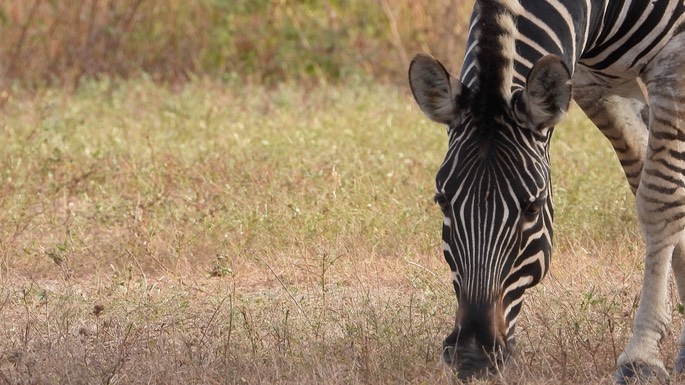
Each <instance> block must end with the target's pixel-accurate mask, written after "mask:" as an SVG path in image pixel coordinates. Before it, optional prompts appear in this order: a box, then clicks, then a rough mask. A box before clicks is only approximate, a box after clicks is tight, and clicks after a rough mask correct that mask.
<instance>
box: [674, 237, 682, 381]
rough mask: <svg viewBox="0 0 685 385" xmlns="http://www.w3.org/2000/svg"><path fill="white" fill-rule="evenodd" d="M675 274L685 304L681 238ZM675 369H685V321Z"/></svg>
mask: <svg viewBox="0 0 685 385" xmlns="http://www.w3.org/2000/svg"><path fill="white" fill-rule="evenodd" d="M672 264H673V276H674V277H675V283H676V286H677V287H678V295H679V296H680V303H681V304H685V239H681V240H680V242H679V243H678V246H676V249H675V251H674V253H673V262H672ZM673 371H674V372H675V373H676V374H681V373H683V372H684V371H685V323H684V324H683V327H682V329H681V331H680V338H679V339H678V356H677V357H676V361H675V367H674V368H673Z"/></svg>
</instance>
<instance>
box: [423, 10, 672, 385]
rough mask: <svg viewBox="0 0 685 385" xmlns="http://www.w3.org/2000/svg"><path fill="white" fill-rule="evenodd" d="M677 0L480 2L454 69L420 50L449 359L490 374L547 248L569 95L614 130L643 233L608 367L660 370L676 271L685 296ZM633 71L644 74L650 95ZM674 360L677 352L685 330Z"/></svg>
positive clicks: (626, 373) (463, 371) (621, 376)
mask: <svg viewBox="0 0 685 385" xmlns="http://www.w3.org/2000/svg"><path fill="white" fill-rule="evenodd" d="M683 32H685V0H548V1H541V0H477V1H476V4H475V7H474V12H473V15H472V18H471V24H470V31H469V38H468V40H467V45H466V53H465V59H464V64H463V66H462V72H461V75H460V79H461V80H460V79H457V78H454V77H452V76H451V75H449V73H448V72H447V71H446V70H445V68H444V67H443V66H442V65H441V64H440V63H439V62H437V61H436V60H435V59H433V58H432V57H430V56H428V55H425V54H418V55H417V56H416V57H415V58H414V60H413V62H412V65H411V66H410V69H409V81H410V85H411V88H412V92H413V94H414V97H415V99H416V100H417V102H418V104H419V106H420V107H421V109H422V110H423V111H424V113H426V115H427V116H428V117H429V118H431V119H433V120H435V121H437V122H440V123H444V124H447V125H448V136H449V147H448V151H447V154H446V156H445V160H444V161H443V163H442V165H441V166H440V169H439V171H438V173H437V176H436V198H435V199H436V202H437V203H438V204H439V205H440V207H441V209H442V211H443V214H444V220H443V231H442V238H443V242H442V245H443V251H444V254H445V258H446V260H447V262H448V264H449V265H450V268H451V270H452V277H453V284H454V288H455V292H456V295H457V301H458V306H457V313H456V319H455V327H454V330H453V332H452V333H451V334H450V335H449V336H448V337H447V338H446V339H445V342H444V349H445V350H444V354H443V356H444V358H445V360H446V361H447V362H448V363H450V364H452V365H453V367H454V368H455V370H456V371H457V375H458V376H459V377H461V378H464V379H468V378H470V377H473V376H483V375H485V374H487V373H489V372H491V371H492V370H493V368H496V367H497V365H498V364H499V363H501V362H502V361H503V360H504V359H505V358H506V356H507V352H508V351H509V349H510V347H511V345H512V344H513V341H514V327H515V323H516V318H517V315H518V313H519V311H520V308H521V304H522V300H523V295H524V293H525V290H526V289H528V288H530V287H532V286H535V285H536V284H537V283H538V282H540V280H541V279H542V278H543V277H544V275H545V274H546V272H547V270H548V268H549V263H550V258H551V248H552V217H553V207H552V199H551V197H552V192H551V181H550V162H549V152H548V150H549V142H550V137H551V134H552V131H553V127H554V125H555V124H556V123H557V122H558V121H559V120H560V119H561V118H562V116H563V114H564V113H565V111H566V110H567V109H568V106H569V103H570V99H571V95H572V94H571V90H573V98H574V99H575V101H576V102H577V103H578V105H579V106H580V107H581V108H582V109H583V110H584V111H585V112H586V114H587V115H588V117H589V118H590V119H591V120H592V121H593V122H594V123H595V125H597V127H598V128H599V129H600V130H601V131H602V133H604V135H605V136H606V137H607V138H608V139H609V141H610V142H611V143H612V145H613V147H614V149H615V150H616V153H617V155H618V158H619V161H620V162H621V165H622V167H623V169H624V171H625V174H626V178H627V180H628V183H629V184H630V187H631V189H632V191H633V192H634V193H635V195H636V201H637V212H638V218H639V221H640V225H641V229H642V232H643V235H644V237H645V244H646V257H645V258H646V259H645V275H644V283H643V290H642V299H641V301H640V306H639V308H638V311H637V313H636V316H635V320H634V325H633V337H632V339H631V340H630V342H629V344H628V346H627V347H626V348H625V350H624V351H623V353H622V354H621V356H620V358H619V360H618V367H619V368H618V373H617V381H618V382H619V383H624V382H625V381H626V379H627V378H629V377H633V376H636V377H649V376H657V377H659V378H665V377H667V376H668V372H667V371H666V369H665V368H664V365H663V363H662V361H661V359H660V358H659V354H658V353H659V351H658V342H659V340H660V339H661V338H662V337H663V335H664V333H665V332H666V330H667V326H668V325H669V324H670V315H669V314H670V313H669V311H668V308H667V300H666V299H667V282H668V273H669V269H671V267H672V269H673V272H674V276H675V279H676V285H677V286H678V289H679V292H680V295H681V301H683V302H685V238H684V237H683V235H685V233H684V229H685V121H683V118H684V117H685V80H684V79H683V78H682V74H681V72H682V70H683V69H685V33H683ZM638 79H641V80H642V82H643V83H644V84H645V85H646V88H647V93H648V96H647V98H646V97H645V95H644V93H643V91H642V89H641V88H640V85H639V83H638ZM680 347H681V353H680V355H679V359H678V361H677V363H676V370H677V371H682V370H683V366H684V365H685V330H683V332H682V333H681V338H680Z"/></svg>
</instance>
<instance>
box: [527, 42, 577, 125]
mask: <svg viewBox="0 0 685 385" xmlns="http://www.w3.org/2000/svg"><path fill="white" fill-rule="evenodd" d="M522 102H523V106H522V107H523V109H524V111H521V112H523V113H524V114H525V116H526V117H527V120H528V121H529V122H530V123H531V125H532V126H533V127H535V128H546V127H552V126H554V125H555V124H557V123H558V122H559V120H561V118H562V117H563V116H564V114H565V113H566V111H568V107H569V104H570V102H571V71H569V69H568V67H566V64H564V62H563V61H562V60H561V58H559V57H558V56H556V55H547V56H545V57H543V58H542V59H540V60H538V62H537V63H535V65H534V66H533V68H532V69H531V70H530V73H529V74H528V79H527V81H526V88H525V90H524V92H523V96H522Z"/></svg>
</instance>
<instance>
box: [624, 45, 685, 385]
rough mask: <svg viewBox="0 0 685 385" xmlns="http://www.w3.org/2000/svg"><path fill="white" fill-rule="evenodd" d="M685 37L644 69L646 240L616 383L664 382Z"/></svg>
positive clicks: (682, 198) (684, 113)
mask: <svg viewBox="0 0 685 385" xmlns="http://www.w3.org/2000/svg"><path fill="white" fill-rule="evenodd" d="M683 46H685V34H679V35H676V36H675V37H674V38H673V39H672V40H671V41H670V42H669V43H668V44H667V45H666V46H665V47H664V49H663V50H662V51H661V52H660V53H659V54H658V55H657V56H656V57H655V58H654V60H653V61H652V62H651V63H650V64H649V65H648V66H647V68H645V71H644V72H643V79H644V80H645V84H646V85H647V89H648V93H649V102H650V119H649V121H650V133H649V140H648V146H647V156H646V160H645V162H644V166H643V170H642V173H641V178H640V184H639V187H638V188H637V194H636V198H637V213H638V219H639V221H640V227H641V228H642V232H643V235H644V237H645V244H646V255H645V271H644V280H643V289H642V296H641V298H640V305H639V307H638V310H637V313H636V315H635V319H634V322H633V336H632V338H631V339H630V342H629V343H628V346H627V347H626V348H625V350H624V351H623V353H622V354H621V356H620V357H619V359H618V364H619V371H618V374H617V381H618V382H619V383H625V379H626V377H630V376H629V375H631V374H632V375H635V374H637V375H638V377H639V374H640V373H646V374H653V375H656V376H657V377H658V378H659V379H662V380H664V379H666V378H667V377H668V372H667V371H666V370H665V368H664V365H663V363H662V361H661V359H660V358H659V350H658V344H659V341H660V340H661V338H663V336H664V335H665V334H666V332H667V330H668V329H669V324H670V310H669V308H668V305H667V299H668V274H669V270H670V267H671V262H672V260H673V257H675V258H676V263H675V266H676V268H677V269H678V271H677V272H676V277H677V278H678V280H679V281H680V282H679V283H678V284H679V285H683V283H682V280H681V279H680V277H681V276H682V273H681V271H680V270H682V264H681V262H682V261H681V255H682V254H681V253H680V252H679V251H678V252H676V253H675V254H674V251H676V246H678V245H679V243H680V242H681V240H682V239H683V229H684V228H685V172H684V171H685V124H684V123H683V118H685V105H684V104H683V95H684V94H685V80H684V79H683V78H682V69H683V68H684V66H685V52H683V49H682V47H683Z"/></svg>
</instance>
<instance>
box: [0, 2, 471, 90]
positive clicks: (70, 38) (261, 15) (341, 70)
mask: <svg viewBox="0 0 685 385" xmlns="http://www.w3.org/2000/svg"><path fill="white" fill-rule="evenodd" d="M471 4H472V1H471V0H466V1H465V0H439V1H431V2H426V3H425V4H421V3H420V2H414V1H410V0H399V1H389V0H378V1H372V2H369V1H364V0H310V1H285V0H284V1H271V0H199V1H182V0H86V1H49V0H30V1H10V2H3V3H2V4H0V63H4V65H3V64H0V87H2V86H3V83H5V87H8V86H9V85H10V84H11V82H13V81H17V80H19V81H21V82H22V83H24V84H26V85H32V86H40V85H45V84H57V85H64V86H66V87H67V88H75V87H76V86H78V84H80V81H81V80H82V79H84V78H92V77H102V76H108V77H130V76H137V75H140V74H141V73H146V74H148V75H149V76H151V77H152V78H153V79H156V80H161V81H168V82H178V81H187V80H190V79H194V78H196V77H198V76H199V77H204V76H209V77H212V78H214V79H241V80H242V81H251V82H257V83H268V84H274V83H278V82H281V81H284V80H291V81H293V80H297V81H300V82H310V83H311V82H312V81H314V82H330V81H338V80H340V79H341V78H345V77H348V76H351V75H357V74H366V75H373V76H375V77H376V78H377V79H380V78H385V79H387V80H392V81H404V79H405V77H406V76H405V72H406V67H407V64H408V55H411V54H413V52H414V51H417V50H424V51H431V50H432V51H434V52H440V53H442V54H441V55H440V56H442V57H445V58H449V59H453V60H448V62H449V64H450V65H453V66H456V65H457V63H458V60H459V58H458V57H454V58H452V56H453V55H454V52H458V51H459V49H458V47H459V46H460V45H461V42H462V41H463V40H464V36H465V30H466V28H467V24H468V23H467V18H468V15H469V13H470V12H469V10H470V7H471Z"/></svg>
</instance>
